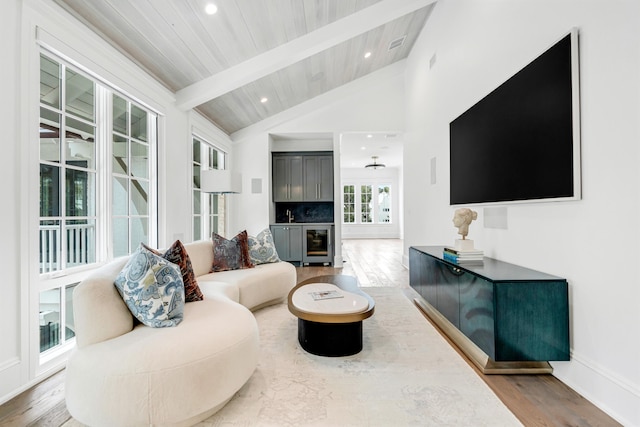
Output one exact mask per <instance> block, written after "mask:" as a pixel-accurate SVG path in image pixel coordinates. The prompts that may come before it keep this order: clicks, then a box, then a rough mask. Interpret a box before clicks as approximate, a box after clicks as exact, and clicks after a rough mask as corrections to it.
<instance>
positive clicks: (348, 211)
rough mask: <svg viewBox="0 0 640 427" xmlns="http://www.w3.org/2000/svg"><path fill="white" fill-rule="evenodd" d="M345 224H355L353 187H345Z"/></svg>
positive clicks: (343, 208) (343, 207) (343, 206)
mask: <svg viewBox="0 0 640 427" xmlns="http://www.w3.org/2000/svg"><path fill="white" fill-rule="evenodd" d="M342 198H343V205H342V210H343V222H345V223H353V222H355V215H354V212H355V187H354V186H353V185H345V186H343V197H342Z"/></svg>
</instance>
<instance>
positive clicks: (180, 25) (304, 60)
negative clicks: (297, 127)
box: [54, 0, 435, 162]
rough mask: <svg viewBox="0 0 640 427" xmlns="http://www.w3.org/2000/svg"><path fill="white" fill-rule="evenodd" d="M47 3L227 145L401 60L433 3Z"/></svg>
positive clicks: (249, 0) (348, 0)
mask: <svg viewBox="0 0 640 427" xmlns="http://www.w3.org/2000/svg"><path fill="white" fill-rule="evenodd" d="M54 1H55V2H56V3H58V4H59V5H61V6H62V7H63V8H65V9H66V10H67V11H69V12H70V13H71V14H72V15H74V16H76V17H77V18H78V19H80V20H81V21H82V22H84V23H85V24H86V25H87V26H89V27H90V28H91V29H92V30H93V31H95V32H96V33H98V34H99V35H101V36H102V37H103V38H104V39H105V40H106V41H107V42H109V43H110V44H111V45H113V46H114V47H115V48H116V49H118V50H119V51H121V52H122V53H123V54H125V55H126V56H127V57H129V58H130V59H132V60H133V61H134V62H136V63H137V64H138V65H140V66H141V67H142V68H143V69H145V70H146V71H147V72H149V73H150V74H151V75H152V76H154V77H155V78H156V79H157V80H158V81H160V82H161V83H162V84H163V85H164V86H166V87H167V88H169V89H170V90H172V91H173V92H175V93H176V103H177V105H178V107H180V108H182V109H185V110H188V109H191V108H196V109H197V110H198V111H200V112H201V113H202V114H203V115H204V116H206V117H207V118H208V119H209V120H211V121H212V122H213V123H215V124H216V125H217V126H218V127H220V128H221V129H222V130H224V131H225V132H226V133H227V134H229V135H232V134H233V133H234V132H237V131H239V130H241V129H244V128H246V127H247V126H251V125H252V124H255V123H257V122H260V121H261V120H264V119H266V118H269V117H271V116H273V115H275V114H278V113H280V112H282V111H285V110H287V109H290V108H292V107H295V106H296V105H299V104H301V103H303V102H305V101H307V100H309V99H312V98H314V97H316V96H318V95H321V94H323V93H326V92H328V91H330V90H332V89H335V88H337V87H339V86H342V85H345V84H348V83H349V82H351V81H353V80H356V79H358V78H360V77H363V76H365V75H367V74H369V73H371V72H373V71H376V70H379V69H381V68H384V67H386V66H388V65H391V64H393V63H394V62H397V61H399V60H402V59H404V58H406V57H407V56H408V55H409V52H410V51H411V48H412V47H413V44H414V42H415V40H416V38H417V36H418V35H419V34H420V31H421V30H422V28H423V27H424V25H425V23H426V20H427V19H428V17H429V14H430V13H431V10H432V8H433V5H434V3H435V0H54ZM209 2H213V3H216V5H217V6H218V12H217V13H216V14H214V15H207V14H205V13H204V8H205V5H206V4H207V3H209ZM405 36H406V37H405ZM402 38H404V43H403V44H402V45H401V46H399V47H397V48H394V49H389V46H390V44H391V43H392V42H393V41H396V40H401V39H402ZM365 52H371V56H370V57H369V58H365V57H364V54H365ZM263 97H266V98H268V101H267V102H265V103H262V102H260V99H261V98H263ZM376 150H384V149H383V148H381V147H378V148H376ZM369 157H370V156H369ZM381 160H383V157H382V155H381ZM388 162H391V160H389V161H388Z"/></svg>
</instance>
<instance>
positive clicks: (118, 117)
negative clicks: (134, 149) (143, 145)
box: [113, 95, 129, 135]
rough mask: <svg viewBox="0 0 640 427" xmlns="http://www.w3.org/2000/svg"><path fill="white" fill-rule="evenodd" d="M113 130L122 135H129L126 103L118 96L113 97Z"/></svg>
mask: <svg viewBox="0 0 640 427" xmlns="http://www.w3.org/2000/svg"><path fill="white" fill-rule="evenodd" d="M113 130H114V131H115V132H119V133H121V134H123V135H129V115H128V114H127V101H126V100H124V99H122V98H120V97H119V96H118V95H113Z"/></svg>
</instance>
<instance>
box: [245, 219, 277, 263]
mask: <svg viewBox="0 0 640 427" xmlns="http://www.w3.org/2000/svg"><path fill="white" fill-rule="evenodd" d="M249 257H250V259H251V262H252V263H253V264H255V265H260V264H270V263H273V262H280V257H278V252H277V251H276V245H275V243H274V242H273V235H272V234H271V230H269V229H268V228H265V229H264V230H262V231H261V232H260V233H258V235H257V236H255V237H253V236H249Z"/></svg>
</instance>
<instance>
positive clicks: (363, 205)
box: [342, 183, 392, 224]
mask: <svg viewBox="0 0 640 427" xmlns="http://www.w3.org/2000/svg"><path fill="white" fill-rule="evenodd" d="M374 191H375V193H374ZM374 194H375V197H374ZM342 198H343V199H342V221H343V223H344V224H374V223H375V224H389V223H391V222H392V217H391V213H392V209H391V201H392V200H391V184H375V185H373V184H364V183H360V184H357V185H356V184H351V183H349V184H344V185H343V186H342Z"/></svg>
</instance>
